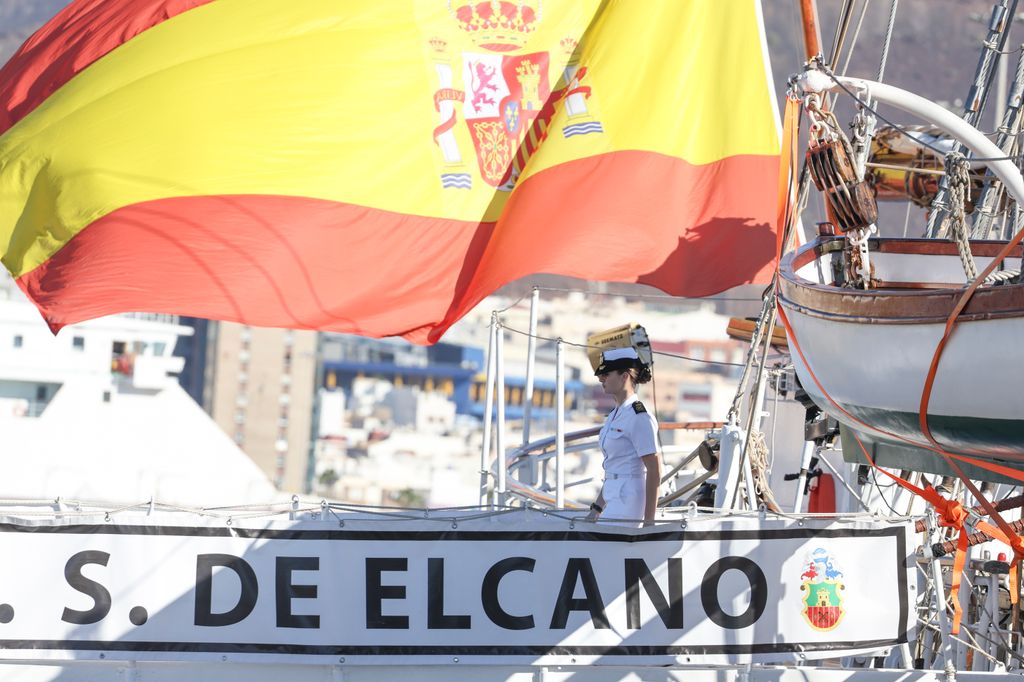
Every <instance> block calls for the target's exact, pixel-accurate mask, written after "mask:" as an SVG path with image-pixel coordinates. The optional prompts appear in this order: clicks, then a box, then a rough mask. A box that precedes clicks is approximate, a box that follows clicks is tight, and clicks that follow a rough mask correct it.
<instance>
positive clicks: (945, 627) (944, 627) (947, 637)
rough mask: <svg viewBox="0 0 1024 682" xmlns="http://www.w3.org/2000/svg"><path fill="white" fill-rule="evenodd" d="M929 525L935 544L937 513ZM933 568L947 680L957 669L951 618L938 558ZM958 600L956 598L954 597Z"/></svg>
mask: <svg viewBox="0 0 1024 682" xmlns="http://www.w3.org/2000/svg"><path fill="white" fill-rule="evenodd" d="M925 521H926V522H927V524H928V539H929V541H930V542H932V543H934V542H935V541H936V539H937V538H938V535H937V534H936V532H935V528H936V524H935V512H934V510H931V509H929V510H928V514H927V516H926V517H925ZM929 563H930V564H931V565H932V566H931V568H932V589H933V590H935V615H936V616H938V619H939V633H938V636H939V646H940V648H941V650H942V660H943V663H944V664H945V665H944V669H945V672H946V675H947V678H948V677H949V675H950V674H951V673H952V674H954V675H955V673H956V668H955V666H954V664H953V647H952V643H953V637H952V634H951V633H950V631H949V630H950V624H949V618H948V617H947V616H946V589H945V587H944V585H943V582H942V566H941V565H940V564H939V558H938V557H935V556H933V557H931V561H930V562H929ZM954 598H956V596H954Z"/></svg>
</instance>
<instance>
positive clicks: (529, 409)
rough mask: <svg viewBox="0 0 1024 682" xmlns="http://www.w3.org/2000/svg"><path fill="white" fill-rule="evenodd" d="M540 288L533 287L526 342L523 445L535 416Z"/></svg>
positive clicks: (528, 438) (528, 436)
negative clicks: (534, 387)
mask: <svg viewBox="0 0 1024 682" xmlns="http://www.w3.org/2000/svg"><path fill="white" fill-rule="evenodd" d="M539 306H540V289H539V288H538V287H534V288H533V293H532V294H531V296H530V329H529V336H527V337H526V338H527V342H526V386H524V387H523V443H522V444H523V445H526V444H527V443H529V442H530V419H531V418H532V416H533V381H534V367H535V365H536V359H537V308H538V307H539Z"/></svg>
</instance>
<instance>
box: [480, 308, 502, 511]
mask: <svg viewBox="0 0 1024 682" xmlns="http://www.w3.org/2000/svg"><path fill="white" fill-rule="evenodd" d="M497 324H498V318H497V316H496V315H493V314H492V315H491V326H490V329H489V332H488V339H487V379H486V381H487V384H486V389H485V393H484V443H483V447H482V448H481V449H480V506H481V507H482V506H484V505H485V504H487V467H489V466H490V464H491V438H492V437H493V435H494V434H493V429H492V427H491V424H492V416H491V413H492V412H494V374H495V372H494V359H495V358H494V336H495V334H494V333H495V331H496V330H497Z"/></svg>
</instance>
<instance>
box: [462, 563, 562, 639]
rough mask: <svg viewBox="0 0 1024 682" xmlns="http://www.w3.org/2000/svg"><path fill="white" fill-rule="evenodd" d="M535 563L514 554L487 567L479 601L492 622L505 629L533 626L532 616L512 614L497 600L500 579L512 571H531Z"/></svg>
mask: <svg viewBox="0 0 1024 682" xmlns="http://www.w3.org/2000/svg"><path fill="white" fill-rule="evenodd" d="M536 564H537V562H536V561H535V560H533V559H530V558H529V557H524V556H514V557H509V558H508V559H502V560H501V561H499V562H498V563H496V564H494V565H493V566H491V567H490V568H489V569H487V573H486V574H484V582H483V584H482V585H481V586H480V602H481V603H482V604H483V606H484V613H486V614H487V617H488V618H490V619H491V622H492V623H494V624H495V625H497V626H498V627H500V628H505V629H506V630H530V629H532V628H533V616H513V615H512V614H510V613H509V612H508V611H506V610H505V609H503V608H502V606H501V603H500V602H499V601H498V586H499V585H500V584H501V579H502V578H504V577H505V576H506V575H508V574H509V573H511V572H512V571H526V572H528V573H533V567H534V566H535V565H536ZM570 596H571V594H570Z"/></svg>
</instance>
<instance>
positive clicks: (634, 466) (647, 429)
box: [598, 394, 658, 475]
mask: <svg viewBox="0 0 1024 682" xmlns="http://www.w3.org/2000/svg"><path fill="white" fill-rule="evenodd" d="M639 402H640V401H639V400H638V399H637V397H636V394H632V395H628V396H626V400H625V401H624V402H623V403H622V404H621V405H619V406H618V407H616V408H615V409H614V410H612V412H611V414H609V415H608V417H607V419H605V421H604V426H602V427H601V433H600V436H599V437H598V442H599V443H600V445H601V452H602V453H604V471H605V473H606V474H633V475H636V474H643V473H644V472H645V471H646V469H645V468H644V464H643V462H641V461H640V458H641V457H643V456H644V455H650V454H653V453H655V452H657V449H658V448H657V442H658V422H657V421H656V420H655V419H654V416H653V415H651V414H650V413H649V412H647V411H646V410H645V411H642V412H637V410H636V408H634V405H633V404H634V403H639Z"/></svg>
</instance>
